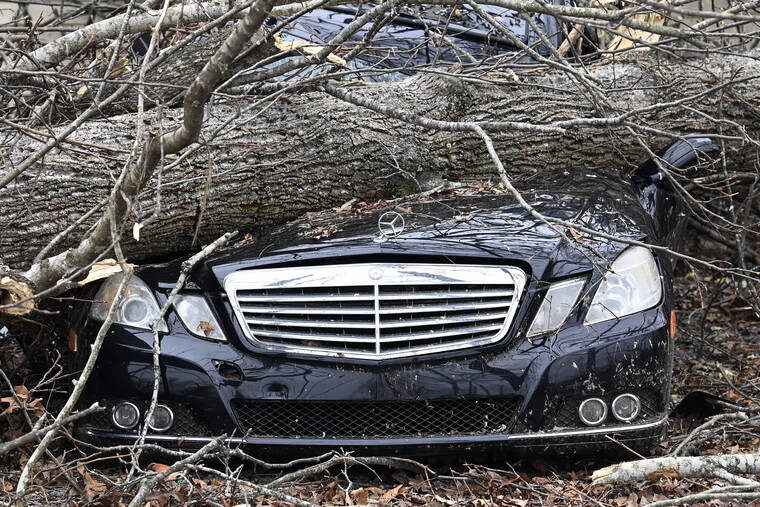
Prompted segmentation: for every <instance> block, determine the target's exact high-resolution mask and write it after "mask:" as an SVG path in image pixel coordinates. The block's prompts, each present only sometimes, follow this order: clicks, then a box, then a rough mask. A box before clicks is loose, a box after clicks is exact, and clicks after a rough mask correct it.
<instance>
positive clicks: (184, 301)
mask: <svg viewBox="0 0 760 507" xmlns="http://www.w3.org/2000/svg"><path fill="white" fill-rule="evenodd" d="M174 309H175V310H177V315H179V320H181V321H182V324H184V325H185V327H186V328H187V330H188V331H189V332H190V333H191V334H193V335H195V336H198V337H200V338H207V339H209V340H223V341H226V339H225V338H224V335H223V334H222V330H221V329H220V328H219V324H218V323H217V322H216V319H215V318H214V314H213V313H212V312H211V308H209V306H208V303H206V298H204V297H203V296H197V295H192V294H177V295H176V296H175V297H174Z"/></svg>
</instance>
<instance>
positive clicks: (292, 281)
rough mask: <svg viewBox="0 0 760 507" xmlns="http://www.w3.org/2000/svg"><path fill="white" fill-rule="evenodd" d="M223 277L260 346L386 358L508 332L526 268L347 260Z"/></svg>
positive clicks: (482, 341)
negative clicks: (368, 262)
mask: <svg viewBox="0 0 760 507" xmlns="http://www.w3.org/2000/svg"><path fill="white" fill-rule="evenodd" d="M224 285H225V289H226V291H227V294H228V296H229V298H230V301H231V303H232V307H233V308H234V310H235V315H236V317H237V319H238V322H239V323H240V327H241V328H242V330H243V333H245V335H246V337H247V338H248V339H249V340H251V341H252V342H255V343H257V344H258V345H260V346H263V347H266V348H268V349H270V350H286V351H293V352H298V353H301V354H311V355H323V356H324V355H328V356H337V357H349V358H360V359H386V358H395V357H406V356H415V355H420V354H431V353H434V352H444V351H449V350H456V349H463V348H472V347H478V346H481V345H486V344H489V343H495V342H497V341H499V340H501V339H502V338H504V336H505V335H506V334H507V332H508V331H509V327H510V325H511V323H512V319H513V318H514V315H515V312H516V310H517V305H518V302H519V300H520V295H521V293H522V289H523V287H524V285H525V273H524V272H523V271H522V270H520V269H518V268H515V267H513V266H473V265H455V264H380V263H378V264H344V265H337V266H308V267H293V268H274V269H257V270H244V271H237V272H234V273H232V274H230V275H228V276H227V278H226V279H225V283H224Z"/></svg>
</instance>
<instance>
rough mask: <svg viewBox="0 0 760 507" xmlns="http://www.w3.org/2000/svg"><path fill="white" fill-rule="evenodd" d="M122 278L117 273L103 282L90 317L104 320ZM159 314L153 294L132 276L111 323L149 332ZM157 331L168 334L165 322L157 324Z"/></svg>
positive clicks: (96, 295)
mask: <svg viewBox="0 0 760 507" xmlns="http://www.w3.org/2000/svg"><path fill="white" fill-rule="evenodd" d="M122 276H123V275H122V274H121V273H118V274H115V275H113V276H111V277H110V278H108V279H107V280H106V281H105V282H103V285H101V286H100V289H99V290H98V293H97V294H95V301H96V302H95V303H93V304H92V307H91V308H90V317H92V318H93V319H97V320H106V315H108V310H109V309H110V308H111V305H112V304H113V300H114V298H115V297H116V293H117V292H118V290H119V285H120V284H121V279H122ZM159 313H160V310H159V307H158V303H157V302H156V298H155V297H154V296H153V292H151V290H150V288H149V287H148V286H147V285H146V284H145V282H143V281H142V280H140V279H139V278H138V277H136V276H134V275H132V278H130V279H129V283H128V284H127V288H126V293H125V295H124V299H123V300H122V302H121V307H119V309H118V310H116V314H115V315H114V319H113V321H114V322H115V323H117V324H123V325H125V326H132V327H138V328H140V329H148V330H150V325H151V324H152V323H153V321H154V320H156V318H158V315H159ZM158 330H159V331H161V332H163V333H167V332H169V329H168V328H167V327H166V322H164V321H163V320H161V321H160V322H159V323H158Z"/></svg>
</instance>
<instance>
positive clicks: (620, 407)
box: [612, 393, 641, 422]
mask: <svg viewBox="0 0 760 507" xmlns="http://www.w3.org/2000/svg"><path fill="white" fill-rule="evenodd" d="M639 410H641V402H640V401H639V397H638V396H636V395H634V394H629V393H625V394H621V395H620V396H618V397H617V398H615V399H614V400H613V401H612V415H614V416H615V419H617V420H618V421H622V422H629V421H633V420H634V419H635V418H636V416H637V415H639Z"/></svg>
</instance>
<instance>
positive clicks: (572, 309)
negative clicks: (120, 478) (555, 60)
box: [70, 7, 715, 455]
mask: <svg viewBox="0 0 760 507" xmlns="http://www.w3.org/2000/svg"><path fill="white" fill-rule="evenodd" d="M430 9H431V8H427V9H426V10H424V11H420V12H416V11H415V12H406V11H405V12H393V13H390V14H389V16H391V17H389V18H388V19H387V20H386V21H385V22H384V23H383V24H382V26H381V27H380V30H379V31H378V36H379V37H380V38H379V47H380V48H381V49H382V47H384V46H383V44H386V45H387V47H386V49H387V51H385V50H383V51H380V53H378V52H377V51H375V52H373V51H367V52H364V53H362V54H361V55H360V59H361V60H362V61H361V62H360V63H358V64H355V67H356V68H357V69H359V68H361V69H368V68H370V67H372V68H376V69H377V68H385V69H388V68H390V69H395V70H397V71H399V72H401V73H404V72H407V71H408V70H409V68H410V67H416V68H418V67H419V66H420V65H442V64H451V63H456V62H458V61H461V57H462V50H465V52H466V53H468V54H471V55H472V54H477V55H478V57H479V58H480V57H482V56H483V55H485V56H492V55H495V56H498V55H504V54H506V53H508V51H509V50H513V49H514V47H510V41H509V40H504V39H503V38H502V35H503V33H502V34H501V35H500V34H499V33H494V32H493V30H492V29H490V28H489V29H487V30H486V29H485V28H483V26H486V25H483V23H482V22H481V21H479V18H478V17H477V16H475V15H473V13H472V12H469V11H468V10H467V8H466V7H462V8H461V9H458V10H456V12H453V11H452V12H450V13H448V14H446V13H443V14H441V13H440V12H438V11H435V8H432V9H433V11H431V10H430ZM489 9H492V10H493V9H495V8H490V7H489ZM431 12H432V13H431ZM491 14H493V15H495V16H499V18H500V19H501V20H502V21H503V23H504V24H505V25H506V26H509V27H511V28H510V30H512V32H513V33H514V34H515V35H518V36H519V38H520V40H522V41H523V42H524V43H526V44H529V45H533V46H534V47H535V48H536V50H537V51H539V53H541V52H542V51H545V48H544V49H541V48H540V45H535V43H536V41H537V35H536V34H535V33H532V32H531V31H530V30H528V25H527V23H526V22H525V20H524V19H522V18H521V17H520V16H519V15H517V13H511V14H510V13H505V12H502V10H497V11H493V12H492V13H491ZM355 15H356V12H353V11H352V12H346V11H345V9H343V8H331V9H330V10H320V11H317V12H316V13H314V14H312V15H311V16H310V17H306V18H302V19H301V20H299V21H298V22H297V23H296V24H295V25H293V26H292V27H291V29H290V30H289V31H286V34H287V36H289V37H293V38H297V39H300V40H308V41H312V42H314V43H325V42H327V41H329V40H330V39H331V38H332V37H333V35H334V34H335V33H337V32H338V31H340V29H341V28H342V27H343V26H345V25H346V23H347V22H350V20H351V19H353V17H354V16H355ZM436 16H438V17H437V18H436ZM344 18H345V19H344ZM534 20H535V21H536V23H537V25H538V26H541V27H543V28H544V29H545V31H546V35H547V36H548V37H549V38H550V40H551V41H552V42H553V43H554V44H556V45H559V43H560V41H561V40H562V38H561V37H560V36H559V33H560V28H561V27H560V25H559V24H558V22H557V21H556V20H555V19H554V18H551V17H550V16H545V15H536V17H535V18H534ZM431 27H432V28H431ZM436 27H438V28H440V27H444V29H438V28H436ZM432 29H436V30H437V31H436V30H432ZM431 30H432V31H435V32H436V33H437V34H438V35H446V36H451V37H453V38H456V40H457V41H459V42H458V43H457V44H455V45H451V44H449V45H448V46H447V45H444V44H434V43H433V42H434V41H435V38H434V37H432V38H431V34H432V31H431ZM433 35H434V34H433ZM422 36H424V42H420V41H421V37H422ZM362 37H363V34H362V33H361V32H360V33H359V34H357V35H356V36H355V39H356V40H361V38H362ZM431 41H433V42H431ZM388 48H390V49H388ZM400 48H401V49H403V48H406V49H403V51H402V50H401V49H400ZM391 57H393V58H391ZM394 58H395V59H394ZM378 76H380V77H378V79H380V78H382V79H388V78H393V76H389V75H388V74H387V73H383V72H381V73H379V74H378ZM364 77H365V78H367V79H369V78H370V77H371V76H369V75H367V74H365V76H364ZM714 149H715V147H714V145H712V144H711V143H710V142H709V141H708V140H692V141H691V142H690V143H685V142H680V143H677V144H676V145H674V146H672V147H671V148H670V149H669V150H667V151H666V152H664V153H662V154H661V155H662V157H663V159H664V161H665V162H666V163H670V164H672V165H674V166H677V167H685V166H688V165H689V164H692V163H693V162H694V161H695V159H696V153H697V152H698V151H700V150H701V151H704V152H710V151H713V150H714ZM662 176H663V175H662V173H661V172H660V171H659V170H658V169H657V165H656V164H654V163H652V162H650V163H647V164H645V165H643V166H642V167H641V169H640V170H639V171H638V172H637V174H636V175H635V176H634V178H633V179H627V178H623V177H621V176H620V175H618V174H606V175H605V174H602V173H599V174H593V175H590V174H586V173H585V172H584V171H571V170H568V171H566V172H564V173H562V174H548V175H547V174H542V175H537V176H536V177H535V178H534V179H533V180H527V181H521V182H519V188H520V189H521V191H524V192H525V194H524V195H525V198H526V199H528V200H529V201H530V202H531V204H532V205H533V206H534V208H535V210H537V211H538V212H540V213H543V214H544V215H545V216H553V217H558V218H562V219H564V220H567V221H570V222H573V223H577V224H581V225H584V226H586V227H588V228H591V229H594V230H598V231H601V232H603V233H606V234H607V235H611V236H614V237H616V238H618V240H610V239H602V238H599V237H597V236H592V235H588V234H584V233H582V232H578V231H575V230H573V229H572V228H570V229H567V228H564V227H559V228H558V227H552V226H549V225H547V224H546V223H544V222H542V221H540V220H537V219H536V218H535V217H534V216H532V215H531V214H530V213H528V212H527V211H526V210H525V209H523V208H522V207H521V206H519V205H518V204H517V203H516V202H515V201H514V200H513V199H512V198H511V197H510V196H509V195H507V194H506V193H504V192H503V191H499V190H498V188H496V189H495V190H494V189H491V190H488V191H484V192H480V193H479V192H472V191H465V192H458V193H457V192H454V193H453V194H452V195H447V194H446V193H439V194H432V195H428V196H427V197H424V196H423V197H418V198H415V199H413V200H412V201H410V202H396V203H395V204H393V205H391V206H387V207H385V208H383V207H380V208H377V209H371V210H368V209H359V210H356V209H348V210H344V211H342V212H337V213H333V214H329V213H328V214H327V215H324V216H322V219H320V218H319V217H320V215H314V216H311V217H307V218H305V219H303V220H300V221H298V222H296V223H294V224H290V225H288V226H285V227H281V228H279V229H275V230H272V231H269V232H268V233H266V234H261V235H260V236H259V237H257V238H256V239H255V241H254V242H253V243H252V244H250V245H246V244H242V245H239V246H237V247H235V248H231V249H227V250H226V251H224V252H222V253H220V254H218V255H216V256H215V257H213V258H210V259H207V260H205V261H204V262H202V264H201V265H199V266H198V267H196V269H195V270H194V271H193V272H192V273H191V276H190V278H189V280H188V283H187V284H186V285H185V287H184V288H183V289H182V292H181V294H180V297H179V299H177V300H175V301H174V305H173V306H172V307H171V308H170V309H169V311H168V313H167V314H166V316H165V319H164V322H162V323H161V326H162V331H161V333H160V343H161V355H160V366H161V368H160V373H161V376H160V386H159V387H160V389H159V393H158V401H159V404H160V407H159V409H158V412H156V413H154V419H155V420H152V421H151V425H150V426H151V427H150V428H149V430H148V433H147V441H148V442H155V443H161V444H164V445H180V446H183V447H184V448H188V447H192V446H200V445H202V444H203V443H205V442H208V441H209V439H211V438H213V437H214V436H216V435H220V434H227V435H228V436H229V437H230V438H231V440H232V441H233V442H239V443H243V444H246V445H247V446H249V447H250V448H251V449H253V450H255V451H257V452H262V453H263V452H268V453H271V452H276V453H278V455H283V454H315V453H318V452H320V451H321V450H323V449H337V448H343V449H354V450H358V451H363V452H376V453H400V454H417V455H419V454H425V453H440V452H442V451H444V450H447V449H461V448H467V449H475V448H483V449H491V450H494V449H496V450H498V449H509V450H512V451H519V450H521V449H533V450H536V449H537V450H541V451H552V452H563V451H568V452H579V451H580V452H591V451H592V450H594V449H596V448H599V447H605V448H608V449H612V450H615V451H620V450H621V449H623V447H621V444H624V445H625V446H628V447H633V448H638V449H645V448H647V447H649V446H651V445H652V444H653V443H655V442H657V441H658V439H659V438H660V436H661V434H662V432H663V430H664V428H665V423H666V415H665V414H666V404H667V400H668V393H669V384H670V368H671V349H672V344H671V332H670V326H671V310H672V306H673V304H672V292H671V287H670V273H671V269H672V266H671V259H670V258H668V257H667V256H665V255H662V254H660V253H659V252H657V251H654V252H652V253H650V252H649V250H647V249H646V248H642V247H640V246H639V247H636V246H631V245H630V244H629V243H626V241H638V242H645V243H647V244H652V245H665V246H672V245H674V244H675V243H676V242H677V239H678V237H679V235H680V232H681V229H682V226H683V215H682V214H681V213H680V211H679V208H678V206H677V205H676V200H675V198H674V197H673V195H672V194H671V193H670V191H669V190H668V183H667V181H666V180H665V179H663V177H662ZM387 213H391V214H390V215H388V214H387ZM402 221H404V222H405V229H404V230H403V232H400V231H399V228H398V227H399V226H400V224H401V222H402ZM378 223H379V224H380V230H378ZM399 232H400V234H398V233H399ZM560 233H562V234H560ZM563 235H564V237H565V238H566V239H563ZM629 259H633V261H630V260H629ZM637 259H638V260H637ZM634 261H635V262H634ZM631 262H634V264H635V263H636V262H640V264H636V265H640V266H643V267H641V268H640V269H642V270H643V271H642V272H641V273H639V274H638V275H627V274H625V273H629V271H630V269H629V268H630V263H631ZM616 263H617V264H616ZM626 263H628V264H626ZM641 263H643V264H641ZM624 264H625V265H624ZM623 268H624V269H623ZM180 269H181V262H180V261H174V262H169V263H165V264H156V265H143V266H140V267H139V268H138V269H137V270H136V274H135V277H134V278H133V282H130V283H131V285H130V290H129V297H128V298H127V300H126V302H125V303H124V304H123V305H122V307H121V308H120V309H119V310H118V311H117V312H116V316H117V319H116V322H115V323H114V324H113V325H112V326H111V328H110V330H109V331H108V335H107V337H106V340H105V342H104V344H103V347H102V349H101V351H100V356H99V358H98V362H97V366H96V368H95V370H94V371H93V373H92V378H91V380H90V382H89V383H88V385H87V387H86V390H85V393H84V396H83V398H82V403H84V404H89V403H91V402H93V401H99V402H101V403H102V404H103V405H105V406H106V407H107V409H108V410H107V411H106V412H105V413H102V414H100V415H98V416H95V417H92V418H90V419H88V420H86V421H84V422H82V423H80V424H79V425H78V433H79V435H80V436H82V437H84V438H86V439H88V440H92V441H107V442H111V443H113V442H121V443H129V442H133V441H135V440H136V439H137V438H138V429H139V428H140V427H141V426H142V425H143V424H144V423H145V421H144V420H143V419H144V417H145V412H146V408H147V406H148V400H150V398H151V393H152V391H153V385H154V372H153V366H152V363H153V352H152V343H153V334H152V332H151V331H150V330H149V327H150V326H149V324H150V322H151V321H152V320H153V319H154V318H155V317H154V315H156V314H157V312H158V308H159V307H160V305H163V304H164V302H165V301H166V300H167V295H168V292H169V291H170V290H171V289H172V288H173V287H174V285H175V284H176V282H177V280H178V277H179V274H180ZM626 269H627V270H628V271H625V270H626ZM616 270H617V271H620V273H618V272H617V271H616ZM621 273H623V274H621ZM642 273H643V274H642ZM637 276H638V278H637ZM615 277H617V278H615ZM626 277H629V278H630V280H629V279H628V278H626ZM613 279H614V280H618V282H620V280H628V281H626V282H625V283H627V284H628V286H634V287H633V288H630V287H628V286H626V285H625V283H623V284H622V285H620V287H622V288H623V289H625V290H628V291H629V292H628V293H626V294H627V295H625V297H627V298H628V299H629V300H628V301H625V300H621V299H620V298H618V300H615V301H617V302H616V303H615V304H618V305H622V306H621V307H626V305H627V307H628V308H629V310H630V308H634V307H635V305H636V304H638V305H639V307H635V311H624V312H622V313H621V314H620V315H616V314H615V312H614V311H612V310H611V309H609V308H607V307H605V306H604V305H603V304H598V303H597V301H596V299H595V298H597V297H599V294H600V293H602V292H604V294H605V297H608V294H613V293H614V290H618V289H620V287H617V288H614V287H612V286H613V282H612V281H611V280H613ZM637 280H638V281H637ZM645 282H646V283H645ZM620 283H622V282H620ZM637 284H638V285H637ZM646 284H648V285H646ZM645 285H646V287H645V289H646V290H642V289H641V287H644V286H645ZM116 286H118V278H113V279H111V280H109V281H107V282H105V283H104V284H103V285H102V286H101V287H99V288H93V289H91V290H90V291H89V293H87V294H85V295H84V296H86V297H89V298H90V299H94V300H95V303H93V304H81V305H79V306H77V307H76V308H75V309H74V311H73V312H72V314H71V333H70V337H71V348H72V349H73V350H74V351H75V352H74V354H73V363H74V364H73V367H74V368H77V367H80V366H81V365H82V364H83V362H84V360H85V359H86V357H87V354H88V353H89V350H90V347H89V344H90V343H91V342H92V340H93V338H94V336H95V335H96V333H97V331H98V329H99V328H100V326H101V324H102V320H103V318H104V316H105V314H106V313H107V309H108V304H109V302H111V301H112V300H113V294H114V292H115V290H116V289H115V288H116ZM626 287H627V288H626ZM610 291H611V292H610ZM637 291H638V292H637ZM613 299H614V298H613ZM555 303H556V304H555ZM602 303H604V301H602ZM604 312H608V313H610V315H606V316H605V315H604ZM618 313H620V312H618ZM590 315H595V316H596V317H594V318H590ZM183 319H184V320H183ZM537 322H538V323H539V324H536V323H537ZM582 405H583V407H585V408H584V409H583V410H580V408H581V406H582ZM615 407H617V409H616V410H615ZM584 420H585V422H584ZM589 444H594V445H589Z"/></svg>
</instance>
